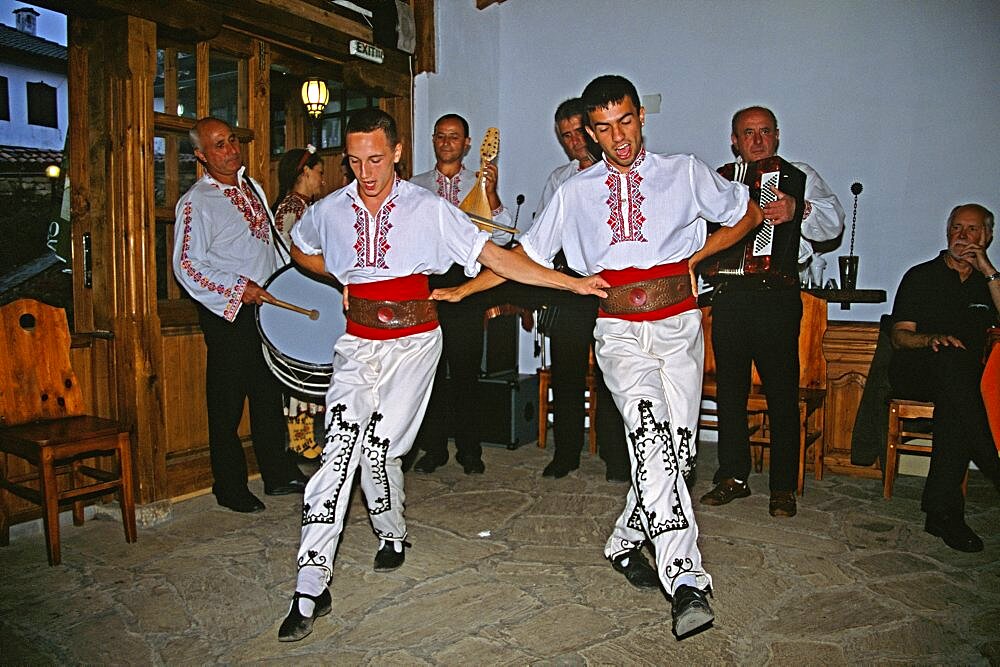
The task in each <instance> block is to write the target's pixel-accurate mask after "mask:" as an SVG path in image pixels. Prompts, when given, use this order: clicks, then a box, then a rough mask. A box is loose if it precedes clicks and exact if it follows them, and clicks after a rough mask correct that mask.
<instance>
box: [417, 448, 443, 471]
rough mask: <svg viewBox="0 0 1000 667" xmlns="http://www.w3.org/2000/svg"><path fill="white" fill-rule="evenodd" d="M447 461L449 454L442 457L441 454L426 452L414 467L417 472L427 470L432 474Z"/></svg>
mask: <svg viewBox="0 0 1000 667" xmlns="http://www.w3.org/2000/svg"><path fill="white" fill-rule="evenodd" d="M447 462H448V455H447V454H445V455H444V457H442V456H441V455H439V454H431V453H430V452H428V453H426V454H424V455H423V457H422V458H421V459H420V460H419V461H417V463H416V464H415V465H414V466H413V469H414V470H416V471H417V472H425V473H428V474H430V473H432V472H434V471H435V470H437V469H438V468H440V467H441V466H443V465H444V464H445V463H447Z"/></svg>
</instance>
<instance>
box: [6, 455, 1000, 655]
mask: <svg viewBox="0 0 1000 667" xmlns="http://www.w3.org/2000/svg"><path fill="white" fill-rule="evenodd" d="M551 454H552V450H551V449H549V450H544V451H543V450H539V449H537V448H535V447H531V446H527V447H521V448H520V449H518V450H514V451H508V450H505V449H498V448H487V449H486V450H485V452H484V459H485V461H486V466H487V470H486V474H485V475H473V476H468V475H464V474H463V472H462V469H461V467H460V466H458V465H457V464H456V463H455V462H454V461H453V460H452V461H450V462H449V463H448V464H447V465H446V466H444V467H442V468H440V469H439V470H438V471H436V472H435V473H434V474H430V475H427V474H417V473H408V474H407V478H406V493H407V498H406V503H407V516H408V519H409V523H408V528H409V533H410V535H409V539H410V541H411V542H412V544H413V547H412V548H411V549H409V550H408V551H407V558H406V564H405V565H404V566H403V567H402V568H400V569H399V570H396V571H394V572H390V573H376V572H374V571H373V570H372V559H373V557H374V553H375V549H376V547H377V540H376V539H375V538H374V536H373V535H372V533H371V528H370V526H369V524H368V518H367V513H366V511H365V507H364V499H363V498H362V494H361V493H360V492H359V491H357V490H356V491H355V493H354V496H353V497H352V500H351V505H350V512H349V516H348V520H347V522H346V527H345V531H344V536H343V540H342V543H341V546H340V549H339V552H338V555H337V561H336V563H335V566H334V580H333V583H332V585H331V594H332V596H333V600H334V610H333V613H331V614H330V615H329V616H327V617H324V618H322V619H319V620H317V622H316V625H315V628H314V632H313V634H312V635H311V636H309V637H308V638H306V639H305V640H303V641H301V642H297V643H292V644H284V643H280V642H278V641H277V640H276V636H277V629H278V626H279V624H280V622H281V620H282V618H283V616H284V615H285V613H286V611H287V608H288V603H289V599H290V596H291V593H292V591H293V589H294V577H295V557H296V551H297V547H298V539H299V521H300V518H301V499H300V498H297V497H295V496H285V497H278V498H264V500H265V502H266V504H267V510H266V511H265V512H263V513H261V514H255V515H239V514H235V513H233V512H229V511H227V510H224V509H222V508H219V507H218V506H217V505H216V504H215V502H214V499H213V498H212V497H211V496H201V497H196V498H192V499H189V500H185V501H183V502H179V503H176V504H174V505H173V506H172V507H171V508H170V510H171V511H170V515H169V519H168V520H167V521H165V522H163V523H161V524H158V525H154V526H148V527H143V528H141V529H140V532H139V542H138V543H137V544H132V545H129V544H126V543H125V541H124V538H123V534H122V530H121V525H120V523H119V522H118V521H117V520H116V513H115V512H114V511H110V509H113V508H109V511H106V512H99V513H97V515H96V517H95V519H93V520H90V521H88V522H87V523H86V524H85V525H84V526H82V527H74V526H71V525H70V526H67V527H66V528H64V529H63V565H61V566H59V567H55V568H50V567H48V566H47V564H46V561H45V549H44V538H43V536H42V535H41V533H40V532H39V531H35V532H33V533H32V532H31V531H20V533H21V534H20V535H19V536H16V537H14V541H13V542H12V544H11V545H10V546H9V547H6V548H4V549H2V550H0V663H3V664H42V665H63V664H140V665H148V664H153V665H189V664H191V665H198V664H208V663H222V664H243V663H254V664H264V665H270V664H275V665H278V664H280V665H286V664H290V663H294V664H296V665H299V664H301V665H329V664H337V665H525V664H531V665H663V664H693V665H702V664H705V665H708V664H711V665H717V664H719V665H728V664H750V665H760V664H768V665H801V664H830V665H842V664H858V663H861V664H874V663H878V664H884V663H901V664H913V663H920V664H927V663H948V664H983V665H985V664H1000V622H998V621H997V619H1000V558H998V554H1000V499H998V498H997V496H996V493H995V491H993V490H992V489H991V488H990V487H989V486H988V485H986V484H985V483H984V482H983V481H982V480H981V478H978V477H977V476H976V475H975V474H974V475H973V477H972V479H971V480H970V488H969V495H968V500H967V502H968V519H969V523H970V525H972V526H973V527H974V528H975V529H976V530H977V531H978V532H979V533H980V534H981V535H982V536H983V538H984V541H985V543H986V550H985V551H984V552H983V553H981V554H960V553H958V552H955V551H953V550H951V549H948V548H947V547H946V546H945V545H944V544H943V543H942V542H941V541H940V540H939V539H937V538H934V537H932V536H929V535H927V534H926V533H924V532H923V525H922V518H923V517H922V515H921V514H920V512H919V498H920V490H921V486H922V480H921V479H919V478H913V477H906V476H903V477H900V478H899V479H898V480H897V483H896V487H895V493H894V496H893V498H892V499H891V500H889V501H886V500H884V499H883V498H882V487H881V483H880V482H879V481H878V480H869V479H854V478H846V477H838V476H835V475H827V476H826V478H825V479H824V480H822V481H818V482H817V481H815V480H811V479H808V480H806V494H805V496H804V497H803V498H801V499H800V503H799V508H800V511H799V514H798V516H796V517H794V518H792V519H774V518H772V517H770V516H768V514H767V497H768V494H767V477H766V474H763V475H760V474H755V475H753V476H752V477H751V479H750V486H751V488H752V490H753V495H751V496H750V497H749V498H746V499H741V500H738V501H735V502H733V503H731V504H729V505H726V506H723V507H704V506H701V505H697V504H696V506H695V509H696V515H697V518H698V523H699V527H700V544H701V547H702V553H703V557H704V562H705V564H706V567H707V568H708V569H709V571H710V572H711V574H712V575H713V578H714V583H715V595H714V598H713V601H712V604H713V608H714V609H715V612H716V623H715V626H714V627H713V628H711V629H709V630H707V631H706V632H703V633H701V634H699V635H696V636H694V637H691V638H689V639H686V640H685V641H683V642H678V641H676V640H675V639H674V637H673V635H672V634H671V631H670V627H671V620H670V605H669V601H668V600H667V598H666V596H665V595H664V593H663V592H662V591H656V590H639V589H635V588H632V587H631V586H629V585H628V583H627V582H626V581H625V580H624V578H623V577H622V576H621V575H620V574H618V573H616V572H614V571H613V570H612V569H611V567H610V566H609V565H608V563H607V561H606V560H605V559H604V556H603V547H604V542H605V541H606V539H607V536H608V533H609V531H610V529H611V525H612V523H613V521H614V519H615V517H616V516H617V514H618V513H619V512H620V511H621V508H622V507H623V505H624V497H625V493H626V491H627V488H628V487H627V485H624V484H616V483H608V482H606V481H605V480H604V465H603V463H602V462H601V461H600V460H599V459H597V458H596V457H591V456H587V455H586V454H585V455H584V457H583V460H582V461H581V466H580V469H579V470H577V471H574V472H573V473H570V475H568V476H567V477H565V478H563V479H559V480H552V479H543V478H542V477H541V476H540V473H541V470H542V468H543V467H544V466H545V464H546V463H548V461H549V459H550V457H551ZM700 456H701V458H702V465H701V471H700V472H701V474H702V479H701V480H700V481H698V482H696V483H695V485H694V487H693V489H692V496H693V497H695V498H698V497H699V496H700V495H701V494H703V493H705V492H706V491H707V490H708V489H709V488H710V486H711V485H710V483H709V479H710V476H711V471H712V470H713V469H714V467H715V466H714V462H715V451H714V446H713V445H711V444H704V445H702V447H701V448H700ZM251 486H252V488H253V489H254V490H255V492H257V493H258V494H259V493H260V492H261V491H262V488H261V485H260V482H259V481H255V482H253V483H252V485H251ZM102 509H103V508H102Z"/></svg>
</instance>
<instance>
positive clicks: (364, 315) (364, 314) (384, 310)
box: [347, 295, 438, 329]
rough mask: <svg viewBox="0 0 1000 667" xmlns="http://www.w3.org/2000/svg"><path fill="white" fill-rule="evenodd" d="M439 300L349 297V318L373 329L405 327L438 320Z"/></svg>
mask: <svg viewBox="0 0 1000 667" xmlns="http://www.w3.org/2000/svg"><path fill="white" fill-rule="evenodd" d="M437 318H438V317H437V302H436V301H429V300H424V299H420V300H414V301H376V300H373V299H361V298H358V297H354V296H350V295H349V296H348V297H347V319H349V320H351V321H352V322H355V323H357V324H360V325H362V326H366V327H372V328H373V329H405V328H407V327H415V326H418V325H421V324H426V323H428V322H435V321H437Z"/></svg>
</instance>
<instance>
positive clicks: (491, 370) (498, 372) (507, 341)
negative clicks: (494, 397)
mask: <svg viewBox="0 0 1000 667" xmlns="http://www.w3.org/2000/svg"><path fill="white" fill-rule="evenodd" d="M520 326H521V319H520V318H519V317H518V316H517V315H500V316H498V317H491V318H490V319H489V320H487V321H486V341H485V343H484V345H483V362H482V365H481V366H480V369H479V370H480V373H481V374H482V375H487V376H489V377H507V376H511V375H516V374H517V361H518V360H517V357H518V338H519V337H520V333H519V330H520Z"/></svg>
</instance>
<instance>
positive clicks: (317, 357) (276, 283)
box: [257, 264, 347, 403]
mask: <svg viewBox="0 0 1000 667" xmlns="http://www.w3.org/2000/svg"><path fill="white" fill-rule="evenodd" d="M264 289H265V290H267V291H268V292H269V293H270V294H271V295H272V296H273V297H275V298H276V299H280V300H281V301H286V302H288V303H293V304H295V305H296V306H301V307H303V308H306V309H309V310H317V311H319V317H318V318H317V319H315V320H313V319H310V318H309V316H308V315H303V314H301V313H297V312H295V311H292V310H288V309H286V308H281V307H279V306H275V305H272V304H269V303H264V304H263V305H261V306H260V307H259V308H258V309H257V329H258V330H259V331H260V337H261V340H262V341H263V348H264V359H265V361H267V365H268V366H269V367H270V368H271V371H272V372H273V373H274V374H275V376H276V377H277V378H278V379H279V380H280V381H281V383H282V384H284V385H285V386H286V387H288V388H289V389H292V390H293V391H295V392H297V393H299V394H304V395H305V396H306V397H308V398H313V399H320V400H319V401H318V402H319V403H323V398H324V397H325V396H326V390H327V389H328V388H329V386H330V379H331V378H332V377H333V346H334V344H335V343H336V342H337V339H338V338H340V336H341V334H343V333H344V331H345V330H346V329H347V318H346V317H345V316H344V306H343V296H342V295H341V292H340V291H339V290H338V289H337V288H336V287H334V286H333V285H332V284H330V283H326V282H323V281H321V280H317V279H316V278H313V277H311V276H310V275H309V274H307V273H305V272H303V271H301V270H299V269H298V267H296V266H295V265H294V264H289V265H288V266H286V267H284V268H282V269H281V270H279V271H277V272H276V273H275V274H274V275H273V276H271V277H270V278H268V280H267V282H266V283H264Z"/></svg>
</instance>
